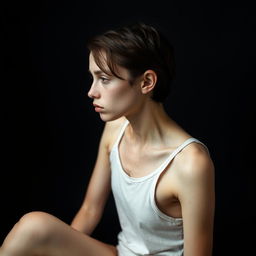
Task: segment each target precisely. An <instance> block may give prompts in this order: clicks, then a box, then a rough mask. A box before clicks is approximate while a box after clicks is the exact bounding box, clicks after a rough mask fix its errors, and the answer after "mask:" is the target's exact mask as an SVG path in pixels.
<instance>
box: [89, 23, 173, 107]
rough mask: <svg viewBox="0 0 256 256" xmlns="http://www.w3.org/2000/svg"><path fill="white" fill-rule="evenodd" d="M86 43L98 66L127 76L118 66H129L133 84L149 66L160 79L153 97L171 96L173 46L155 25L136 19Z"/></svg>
mask: <svg viewBox="0 0 256 256" xmlns="http://www.w3.org/2000/svg"><path fill="white" fill-rule="evenodd" d="M87 47H88V50H89V51H90V52H91V54H92V55H93V57H94V59H95V62H96V64H97V65H98V67H99V68H100V69H101V70H102V71H103V72H105V73H106V74H109V75H114V76H116V77H118V78H119V79H122V80H124V79H123V78H122V77H121V76H120V75H119V74H118V66H120V67H123V68H125V69H127V71H128V73H129V77H130V79H129V82H130V84H131V85H132V84H133V83H134V81H135V79H136V78H137V77H138V76H140V75H142V74H143V73H144V72H145V71H146V70H149V69H150V70H153V71H155V73H156V74H157V82H156V85H155V88H154V90H153V95H152V99H153V100H154V101H156V102H163V101H164V100H165V98H166V97H167V96H168V93H169V91H170V86H171V82H172V80H173V79H174V78H175V59H174V50H173V47H172V45H171V44H170V42H169V41H168V40H167V39H166V38H165V37H164V36H163V35H162V34H161V33H160V32H159V31H157V30H156V29H155V28H154V27H152V26H149V25H146V24H144V23H136V24H132V25H129V26H125V27H122V28H118V29H116V30H109V31H107V32H105V33H104V34H102V35H97V36H95V37H93V38H91V39H90V40H89V41H88V44H87ZM106 66H107V67H106Z"/></svg>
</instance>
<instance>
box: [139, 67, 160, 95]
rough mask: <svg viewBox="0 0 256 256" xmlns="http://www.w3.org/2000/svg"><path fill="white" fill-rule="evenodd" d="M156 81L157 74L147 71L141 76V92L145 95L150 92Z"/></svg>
mask: <svg viewBox="0 0 256 256" xmlns="http://www.w3.org/2000/svg"><path fill="white" fill-rule="evenodd" d="M156 81H157V74H156V72H155V71H154V70H147V71H145V72H144V74H143V79H142V82H141V92H142V93H143V94H147V93H149V92H152V91H153V89H154V88H155V85H156Z"/></svg>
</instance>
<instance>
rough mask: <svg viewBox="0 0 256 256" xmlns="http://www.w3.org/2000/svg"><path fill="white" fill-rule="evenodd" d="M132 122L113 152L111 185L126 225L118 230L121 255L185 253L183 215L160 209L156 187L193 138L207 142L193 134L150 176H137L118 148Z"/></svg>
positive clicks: (122, 225) (119, 137)
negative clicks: (125, 166) (125, 165)
mask: <svg viewBox="0 0 256 256" xmlns="http://www.w3.org/2000/svg"><path fill="white" fill-rule="evenodd" d="M128 123H129V121H128V120H126V121H125V123H124V125H123V127H122V129H121V132H120V134H119V136H118V138H117V141H116V143H115V144H114V146H113V148H112V150H111V153H110V163H111V186H112V192H113V195H114V199H115V203H116V208H117V212H118V216H119V221H120V225H121V229H122V231H121V232H120V233H119V234H118V246H117V249H118V255H119V256H135V255H155V256H181V255H183V221H182V218H173V217H170V216H168V215H166V214H164V213H163V212H161V211H160V209H158V207H157V205H156V202H155V188H156V184H157V181H158V178H159V176H160V175H161V173H162V172H163V171H164V170H165V168H166V167H167V165H168V164H169V163H170V162H171V161H172V159H173V158H174V157H175V156H176V155H177V154H178V153H179V152H180V151H181V150H182V149H183V148H184V147H186V146H187V145H188V144H190V143H192V142H197V143H201V144H202V145H204V146H205V147H206V145H205V144H203V143H202V142H200V141H199V140H197V139H195V138H189V139H187V140H186V141H185V142H184V143H182V144H181V145H180V146H179V147H177V148H176V149H175V150H174V151H173V152H172V153H171V154H170V156H169V157H168V158H167V159H166V160H165V161H164V162H163V163H162V164H161V165H160V166H159V167H158V168H157V169H156V170H154V171H153V172H151V173H150V174H148V175H146V176H143V177H140V178H133V177H130V176H129V175H127V174H126V172H125V171H124V170H123V168H122V164H121V161H120V157H119V151H118V146H119V143H120V140H121V138H122V136H123V134H124V131H125V128H126V127H127V125H128ZM206 149H207V151H208V148H207V147H206ZM208 153H209V151H208Z"/></svg>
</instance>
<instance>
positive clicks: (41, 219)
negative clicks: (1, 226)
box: [2, 212, 53, 255]
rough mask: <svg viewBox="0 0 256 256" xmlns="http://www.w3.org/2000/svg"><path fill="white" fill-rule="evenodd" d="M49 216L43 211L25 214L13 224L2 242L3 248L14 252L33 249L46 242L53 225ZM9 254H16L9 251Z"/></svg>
mask: <svg viewBox="0 0 256 256" xmlns="http://www.w3.org/2000/svg"><path fill="white" fill-rule="evenodd" d="M50 220H51V216H50V215H49V214H47V213H44V212H30V213H27V214H25V215H24V216H23V217H21V218H20V220H19V221H18V222H17V223H16V224H15V226H14V227H13V229H12V230H11V232H10V233H9V234H8V236H7V238H6V240H5V241H4V244H3V247H2V248H3V250H6V251H10V252H15V251H26V250H33V248H39V247H40V246H41V245H43V244H44V243H46V242H47V240H48V239H49V238H50V236H51V231H52V230H53V227H52V225H51V221H50ZM10 255H16V254H15V253H10Z"/></svg>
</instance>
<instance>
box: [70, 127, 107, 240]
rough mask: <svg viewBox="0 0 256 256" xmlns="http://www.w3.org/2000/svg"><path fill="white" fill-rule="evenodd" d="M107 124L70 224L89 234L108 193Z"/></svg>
mask: <svg viewBox="0 0 256 256" xmlns="http://www.w3.org/2000/svg"><path fill="white" fill-rule="evenodd" d="M109 126H110V125H109V124H108V123H106V125H105V127H104V131H103V133H102V137H101V140H100V145H99V150H98V156H97V159H96V163H95V167H94V170H93V173H92V176H91V179H90V182H89V185H88V188H87V191H86V194H85V198H84V201H83V203H82V206H81V208H80V210H79V211H78V213H77V214H76V216H75V217H74V219H73V221H72V223H71V226H72V227H73V228H74V229H76V230H78V231H81V232H83V233H85V234H87V235H90V234H91V233H92V232H93V230H94V229H95V227H96V226H97V224H98V223H99V221H100V219H101V216H102V213H103V210H104V207H105V204H106V201H107V198H108V196H109V193H110V189H111V185H110V174H111V172H110V163H109V130H110V128H109Z"/></svg>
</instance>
